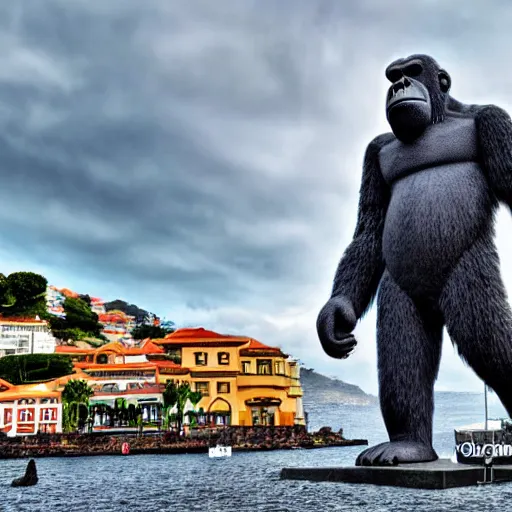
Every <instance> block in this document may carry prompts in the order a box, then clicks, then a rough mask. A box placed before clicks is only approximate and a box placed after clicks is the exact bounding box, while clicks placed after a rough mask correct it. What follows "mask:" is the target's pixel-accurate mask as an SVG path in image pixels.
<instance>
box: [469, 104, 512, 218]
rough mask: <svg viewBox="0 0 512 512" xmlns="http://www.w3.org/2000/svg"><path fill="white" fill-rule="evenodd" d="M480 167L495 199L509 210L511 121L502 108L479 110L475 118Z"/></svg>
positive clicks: (490, 107)
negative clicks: (480, 159) (481, 165)
mask: <svg viewBox="0 0 512 512" xmlns="http://www.w3.org/2000/svg"><path fill="white" fill-rule="evenodd" d="M475 122H476V128H477V133H478V143H479V148H480V153H481V157H482V163H483V168H484V170H485V172H486V175H487V179H488V181H489V184H490V186H491V188H492V189H493V191H494V193H495V194H496V197H497V198H498V199H499V200H500V201H503V202H504V203H506V204H507V205H508V206H509V207H510V208H512V121H511V119H510V116H509V115H508V114H507V112H505V111H504V110H503V109H501V108H499V107H496V106H494V105H488V106H485V107H481V108H480V109H479V111H478V112H477V114H476V117H475Z"/></svg>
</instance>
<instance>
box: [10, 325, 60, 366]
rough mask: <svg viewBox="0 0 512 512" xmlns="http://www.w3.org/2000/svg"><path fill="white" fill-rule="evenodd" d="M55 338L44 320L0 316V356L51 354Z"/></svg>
mask: <svg viewBox="0 0 512 512" xmlns="http://www.w3.org/2000/svg"><path fill="white" fill-rule="evenodd" d="M55 346H56V340H55V338H54V337H53V335H52V333H51V331H50V328H49V327H48V324H47V322H46V321H45V320H40V319H39V317H36V318H0V357H3V356H8V355H19V354H51V353H53V352H55Z"/></svg>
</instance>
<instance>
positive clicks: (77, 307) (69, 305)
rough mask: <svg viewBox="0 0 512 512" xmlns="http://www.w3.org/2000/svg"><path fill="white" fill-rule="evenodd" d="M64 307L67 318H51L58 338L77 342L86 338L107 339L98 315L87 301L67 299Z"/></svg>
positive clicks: (53, 330)
mask: <svg viewBox="0 0 512 512" xmlns="http://www.w3.org/2000/svg"><path fill="white" fill-rule="evenodd" d="M63 307H64V313H65V314H66V317H65V318H60V317H57V316H53V315H52V317H51V318H50V327H51V329H52V332H53V335H54V336H55V337H56V338H60V339H66V340H67V339H71V340H75V341H76V340H80V339H83V338H86V337H91V338H99V339H105V337H104V336H103V334H102V329H103V326H102V325H101V324H100V323H99V318H98V315H97V314H96V313H94V312H93V311H92V310H91V307H90V306H89V305H88V304H87V302H86V301H85V300H83V299H80V298H74V297H66V299H65V300H64V304H63Z"/></svg>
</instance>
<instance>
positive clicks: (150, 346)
mask: <svg viewBox="0 0 512 512" xmlns="http://www.w3.org/2000/svg"><path fill="white" fill-rule="evenodd" d="M164 352H165V351H164V349H163V348H162V347H159V346H158V345H156V344H155V343H153V342H152V341H151V340H149V339H146V340H144V341H143V342H142V344H141V345H140V346H138V347H132V348H127V349H125V352H124V353H125V355H127V356H133V355H143V354H163V353H164Z"/></svg>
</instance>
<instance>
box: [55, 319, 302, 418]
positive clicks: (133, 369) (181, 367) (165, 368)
mask: <svg viewBox="0 0 512 512" xmlns="http://www.w3.org/2000/svg"><path fill="white" fill-rule="evenodd" d="M57 352H59V353H69V354H70V355H71V357H72V358H73V359H74V361H75V366H76V367H77V368H79V369H80V370H82V371H84V372H85V373H87V374H88V375H89V376H90V377H91V378H94V379H101V380H102V381H103V382H104V384H108V383H110V384H114V383H115V385H116V386H118V388H119V389H122V384H121V383H124V382H127V381H128V380H130V379H131V381H132V382H135V381H136V382H148V383H151V384H153V383H154V384H161V385H163V386H164V385H165V384H166V382H167V381H168V380H175V381H181V382H189V383H190V386H191V388H192V389H193V390H194V391H198V392H200V393H201V394H202V396H203V397H202V399H201V401H200V402H199V403H198V404H197V410H198V411H201V414H200V420H201V421H202V422H203V421H204V422H207V423H211V422H212V421H213V422H215V423H216V424H226V425H228V424H230V425H240V426H251V425H276V426H291V425H304V424H305V420H304V410H303V404H302V388H301V385H300V373H299V371H300V370H299V366H298V363H297V361H294V360H293V359H291V358H289V357H288V356H287V355H286V354H284V353H283V352H282V351H281V350H280V349H279V348H275V347H270V346H267V345H264V344H263V343H261V342H259V341H257V340H255V339H252V338H248V337H244V336H230V335H223V334H218V333H216V332H213V331H208V330H205V329H203V328H192V329H178V330H177V331H175V332H174V333H172V334H168V335H167V336H166V337H165V338H162V339H156V340H144V341H143V342H142V343H141V344H140V345H139V346H138V347H126V346H124V345H123V344H122V343H118V342H114V343H108V344H106V345H104V346H103V347H100V348H99V349H89V350H87V349H79V348H76V347H66V346H60V347H58V348H57ZM134 379H135V380H134ZM107 381H108V382H107Z"/></svg>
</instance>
